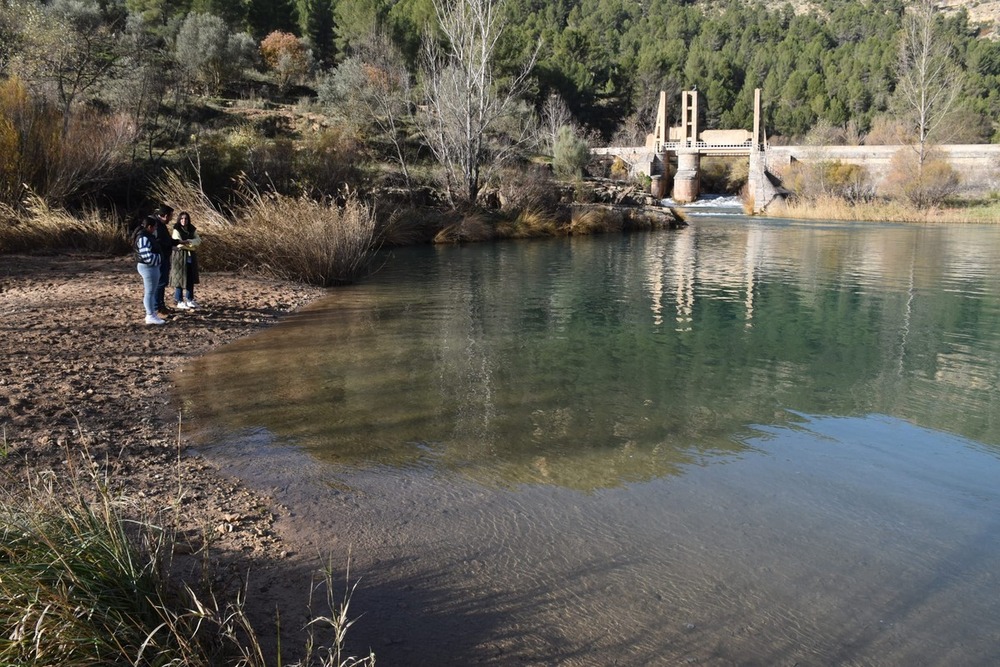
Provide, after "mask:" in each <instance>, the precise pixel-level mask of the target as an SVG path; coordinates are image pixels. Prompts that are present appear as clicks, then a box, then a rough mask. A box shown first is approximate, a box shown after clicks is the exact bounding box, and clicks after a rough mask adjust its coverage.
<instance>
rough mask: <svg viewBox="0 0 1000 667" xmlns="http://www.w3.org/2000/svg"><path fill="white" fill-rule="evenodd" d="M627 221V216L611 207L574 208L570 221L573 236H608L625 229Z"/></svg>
mask: <svg viewBox="0 0 1000 667" xmlns="http://www.w3.org/2000/svg"><path fill="white" fill-rule="evenodd" d="M626 225H627V220H626V218H625V214H624V213H623V212H622V211H620V210H618V209H614V208H610V207H607V208H605V207H588V208H582V209H581V208H574V209H573V217H572V219H571V221H570V233H571V234H573V235H585V234H607V233H609V232H620V231H622V230H623V229H625V227H626Z"/></svg>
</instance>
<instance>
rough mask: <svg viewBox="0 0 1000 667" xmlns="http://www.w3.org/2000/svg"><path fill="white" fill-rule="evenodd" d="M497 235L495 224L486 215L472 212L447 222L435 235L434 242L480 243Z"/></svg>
mask: <svg viewBox="0 0 1000 667" xmlns="http://www.w3.org/2000/svg"><path fill="white" fill-rule="evenodd" d="M495 237H496V229H495V226H494V225H493V224H492V223H491V222H490V220H489V219H487V217H486V216H485V215H483V214H481V213H470V214H466V215H463V216H461V217H460V218H459V219H458V220H457V221H454V222H450V223H447V224H445V225H444V226H443V227H442V228H441V231H439V232H438V233H437V234H436V235H435V236H434V243H478V242H481V241H490V240H492V239H494V238H495Z"/></svg>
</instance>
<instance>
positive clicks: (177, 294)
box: [174, 283, 194, 303]
mask: <svg viewBox="0 0 1000 667" xmlns="http://www.w3.org/2000/svg"><path fill="white" fill-rule="evenodd" d="M188 285H190V286H189V287H188V288H187V289H185V290H182V289H181V288H180V287H175V288H174V301H176V302H177V303H180V302H181V299H182V298H183V299H186V300H188V301H194V285H191V283H188ZM185 293H186V295H185Z"/></svg>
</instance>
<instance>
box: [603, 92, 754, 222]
mask: <svg viewBox="0 0 1000 667" xmlns="http://www.w3.org/2000/svg"><path fill="white" fill-rule="evenodd" d="M668 113H669V108H668V105H667V93H666V91H662V90H661V91H660V100H659V104H658V105H657V110H656V122H655V123H654V125H653V131H652V132H651V133H650V134H648V135H646V145H645V146H635V147H623V148H595V149H593V150H592V151H591V152H592V153H593V154H595V155H612V156H615V157H618V158H620V159H622V160H624V161H625V162H626V163H628V164H629V166H630V168H631V170H632V172H633V173H635V174H643V175H646V176H649V178H650V193H651V194H652V195H653V196H654V197H656V198H658V199H663V198H664V197H666V196H668V195H669V196H671V198H672V199H673V200H674V201H675V202H677V203H681V204H683V203H689V202H693V201H695V200H696V199H698V196H699V195H700V194H701V158H702V157H703V156H708V155H713V156H727V157H749V159H750V186H749V187H750V191H751V193H752V194H755V191H756V189H758V187H759V186H758V181H766V182H767V183H770V181H769V180H768V179H767V177H766V174H765V168H764V149H765V146H764V145H763V134H762V133H761V129H760V89H757V90H755V91H754V114H753V115H754V119H753V130H752V131H750V130H745V129H736V130H704V131H702V130H700V128H699V127H698V91H697V90H685V91H682V92H681V106H680V125H678V126H674V127H671V126H670V125H669V121H668ZM755 168H756V169H755ZM757 172H759V174H758V173H757ZM765 200H768V201H769V198H768V197H766V195H764V193H763V192H762V193H761V197H760V198H756V196H755V201H761V202H764V201H765Z"/></svg>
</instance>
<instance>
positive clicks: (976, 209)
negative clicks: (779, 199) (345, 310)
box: [765, 197, 1000, 224]
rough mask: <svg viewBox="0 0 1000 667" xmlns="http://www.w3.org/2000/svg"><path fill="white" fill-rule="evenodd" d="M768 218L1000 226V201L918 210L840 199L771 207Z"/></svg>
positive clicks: (895, 204) (834, 198) (894, 205)
mask: <svg viewBox="0 0 1000 667" xmlns="http://www.w3.org/2000/svg"><path fill="white" fill-rule="evenodd" d="M765 217H775V218H793V219H796V220H841V221H845V222H917V223H923V222H931V223H976V224H1000V202H997V201H994V200H986V201H969V202H961V203H958V204H949V205H943V206H934V207H931V208H927V209H917V208H913V207H912V206H906V205H905V204H901V203H898V202H873V203H858V204H852V203H850V202H847V201H845V200H843V199H840V198H836V197H833V198H828V199H820V200H817V201H797V202H790V203H786V204H778V205H775V206H772V207H769V208H768V212H767V215H766V216H765Z"/></svg>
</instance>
